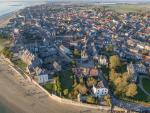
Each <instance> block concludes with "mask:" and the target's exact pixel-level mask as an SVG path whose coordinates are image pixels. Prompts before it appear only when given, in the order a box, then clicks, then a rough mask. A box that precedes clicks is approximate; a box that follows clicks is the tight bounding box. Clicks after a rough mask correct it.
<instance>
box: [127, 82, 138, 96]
mask: <svg viewBox="0 0 150 113" xmlns="http://www.w3.org/2000/svg"><path fill="white" fill-rule="evenodd" d="M136 94H137V86H136V84H134V83H131V84H129V85H128V87H127V91H126V96H128V97H133V96H135V95H136Z"/></svg>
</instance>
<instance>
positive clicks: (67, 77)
mask: <svg viewBox="0 0 150 113" xmlns="http://www.w3.org/2000/svg"><path fill="white" fill-rule="evenodd" d="M59 75H60V81H61V86H62V89H63V90H64V89H68V90H69V92H70V91H71V90H72V86H73V73H72V72H71V71H70V70H65V71H62V72H61V73H59Z"/></svg>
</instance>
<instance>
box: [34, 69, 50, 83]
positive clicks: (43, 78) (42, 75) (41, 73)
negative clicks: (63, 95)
mask: <svg viewBox="0 0 150 113" xmlns="http://www.w3.org/2000/svg"><path fill="white" fill-rule="evenodd" d="M35 73H36V75H37V76H36V77H35V78H37V81H38V83H40V84H42V83H46V82H48V81H49V80H48V74H47V73H46V72H45V70H43V69H41V68H40V67H36V68H35Z"/></svg>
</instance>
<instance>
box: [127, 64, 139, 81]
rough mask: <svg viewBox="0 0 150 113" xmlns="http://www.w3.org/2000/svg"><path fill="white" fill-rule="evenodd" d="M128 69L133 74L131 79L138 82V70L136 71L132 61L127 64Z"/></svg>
mask: <svg viewBox="0 0 150 113" xmlns="http://www.w3.org/2000/svg"><path fill="white" fill-rule="evenodd" d="M127 71H128V74H129V75H130V76H131V81H132V82H136V81H137V72H136V70H135V68H134V65H133V64H132V62H131V63H130V64H128V65H127Z"/></svg>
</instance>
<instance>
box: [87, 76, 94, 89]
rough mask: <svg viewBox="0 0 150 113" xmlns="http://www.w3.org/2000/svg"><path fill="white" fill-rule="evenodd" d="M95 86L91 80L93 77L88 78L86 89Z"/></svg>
mask: <svg viewBox="0 0 150 113" xmlns="http://www.w3.org/2000/svg"><path fill="white" fill-rule="evenodd" d="M95 84H96V80H95V79H94V78H93V77H89V78H88V79H87V86H88V87H91V86H93V85H95Z"/></svg>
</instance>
